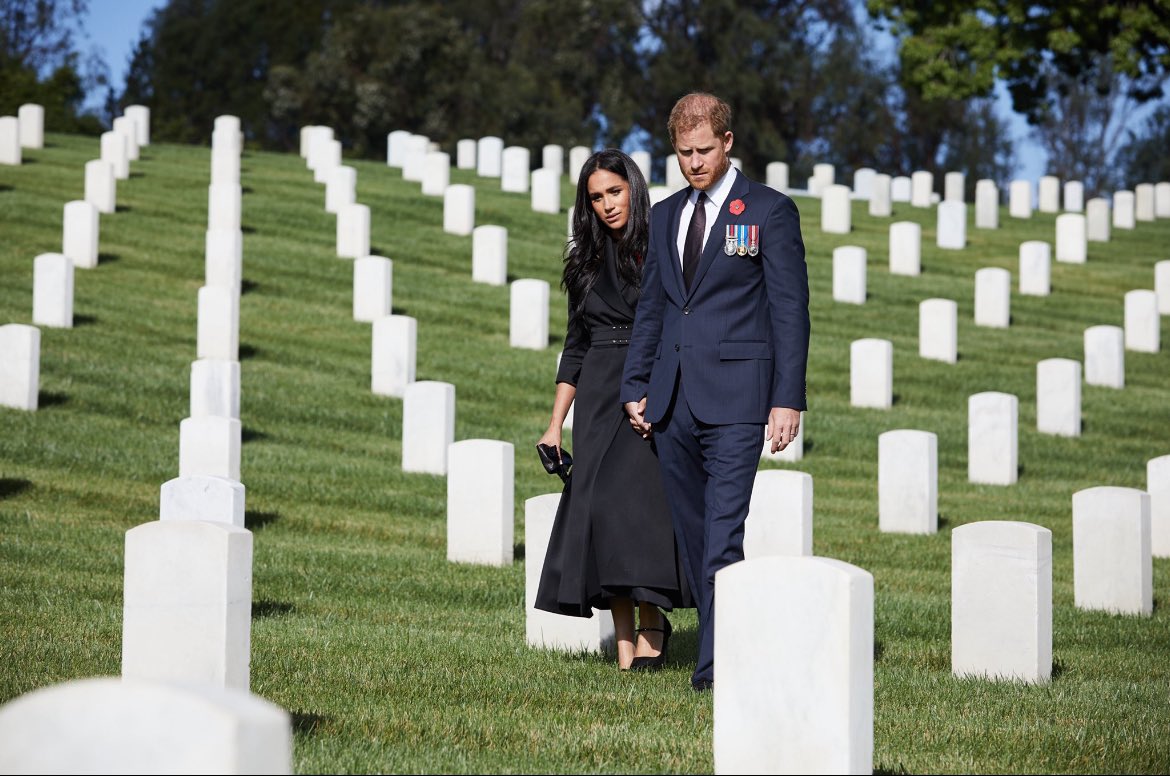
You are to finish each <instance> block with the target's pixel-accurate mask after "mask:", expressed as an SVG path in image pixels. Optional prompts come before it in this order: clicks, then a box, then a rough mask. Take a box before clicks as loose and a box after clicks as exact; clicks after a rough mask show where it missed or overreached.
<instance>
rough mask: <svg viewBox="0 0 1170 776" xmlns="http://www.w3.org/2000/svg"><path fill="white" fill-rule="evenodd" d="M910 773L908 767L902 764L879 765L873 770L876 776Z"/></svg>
mask: <svg viewBox="0 0 1170 776" xmlns="http://www.w3.org/2000/svg"><path fill="white" fill-rule="evenodd" d="M909 772H910V771H908V770H906V766H905V765H902V764H901V763H898V764H897V765H885V764H884V763H879V764H877V765H875V766H874V768H873V774H874V776H893V774H901V773H909Z"/></svg>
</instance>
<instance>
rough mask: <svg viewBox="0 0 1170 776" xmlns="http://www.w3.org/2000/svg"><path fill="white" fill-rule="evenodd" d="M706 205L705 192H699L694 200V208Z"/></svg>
mask: <svg viewBox="0 0 1170 776" xmlns="http://www.w3.org/2000/svg"><path fill="white" fill-rule="evenodd" d="M705 204H707V192H705V191H700V192H699V198H698V199H696V200H695V207H700V206H702V205H705Z"/></svg>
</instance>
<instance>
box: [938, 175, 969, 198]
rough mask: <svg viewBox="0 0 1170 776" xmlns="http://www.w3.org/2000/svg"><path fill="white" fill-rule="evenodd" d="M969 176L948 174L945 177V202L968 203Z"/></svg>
mask: <svg viewBox="0 0 1170 776" xmlns="http://www.w3.org/2000/svg"><path fill="white" fill-rule="evenodd" d="M966 186H967V176H966V175H964V174H963V173H961V172H948V173H947V174H946V175H944V176H943V202H966V201H967V194H966V191H965V189H966Z"/></svg>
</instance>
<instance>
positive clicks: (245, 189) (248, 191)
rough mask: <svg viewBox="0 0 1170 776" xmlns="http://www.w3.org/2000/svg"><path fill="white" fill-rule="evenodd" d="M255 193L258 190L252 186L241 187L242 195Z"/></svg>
mask: <svg viewBox="0 0 1170 776" xmlns="http://www.w3.org/2000/svg"><path fill="white" fill-rule="evenodd" d="M240 172H241V173H242V172H243V170H241V171H240ZM255 191H256V190H255V189H253V188H252V187H251V186H241V187H240V193H241V194H254V193H255Z"/></svg>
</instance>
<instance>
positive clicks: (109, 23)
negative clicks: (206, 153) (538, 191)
mask: <svg viewBox="0 0 1170 776" xmlns="http://www.w3.org/2000/svg"><path fill="white" fill-rule="evenodd" d="M163 5H165V0H90V4H89V15H88V17H87V18H86V22H85V24H84V25H83V29H84V30H85V33H86V35H87V36H88V38H89V40H88V41H87V45H86V46H85V48H86V49H87V50H88V49H89V48H94V49H96V51H97V53H98V54H99V55H100V56H101V57H102V58H103V59H104V60H105V62H106V64H107V65H108V66H109V68H110V77H111V80H112V85H113V87H114V90H115V92H121V91H122V88H123V87H124V86H125V82H126V70H127V68H128V65H129V61H130V52H131V51H132V50H133V48H134V44H135V43H136V42H137V41H138V38H139V36H140V35H141V33H142V25H143V22H145V21H146V19H147V18H148V17H149V16H150V14H151V12H152V11H153V10H154V9H156V8H158V7H160V6H163ZM891 45H892V44H891ZM891 50H892V49H891ZM1000 92H1001V93H1000V94H999V95H998V96H999V101H998V104H999V107H1000V110H1001V112H1002V114H1003V115H1004V116H1007V117H1008V118H1009V126H1010V128H1011V132H1012V135H1013V137H1014V139H1015V147H1016V177H1019V178H1023V179H1025V180H1030V181H1032V182H1033V185H1035V182H1036V181H1038V180H1039V179H1040V176H1042V175H1044V174H1045V172H1046V171H1045V169H1044V167H1045V162H1046V160H1047V155H1046V154H1045V153H1044V151H1043V150H1042V149H1041V148H1040V147H1039V146H1037V145H1036V144H1035V143H1034V142H1032V141H1031V140H1030V138H1029V137H1028V126H1027V123H1026V122H1025V121H1024V119H1023V117H1022V116H1020V115H1019V114H1016V113H1014V112H1012V110H1011V103H1010V99H1009V98H1008V97H1007V95H1006V92H1004V91H1003V90H1000ZM102 98H104V95H100V96H96V97H95V99H94V100H91V102H93V101H96V102H97V103H100V102H101V100H102ZM387 131H389V130H387Z"/></svg>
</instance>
